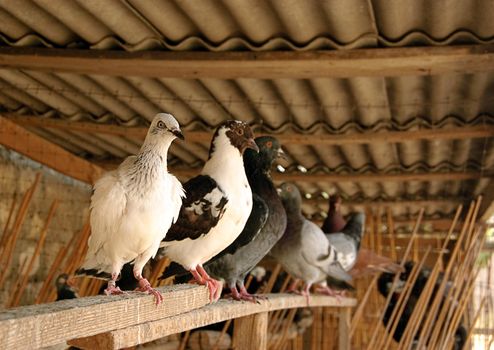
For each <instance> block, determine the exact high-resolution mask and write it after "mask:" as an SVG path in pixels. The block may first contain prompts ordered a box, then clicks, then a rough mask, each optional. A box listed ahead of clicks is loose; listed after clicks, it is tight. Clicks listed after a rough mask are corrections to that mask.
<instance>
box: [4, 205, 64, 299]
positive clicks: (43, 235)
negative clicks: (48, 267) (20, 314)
mask: <svg viewBox="0 0 494 350" xmlns="http://www.w3.org/2000/svg"><path fill="white" fill-rule="evenodd" d="M57 207H58V200H57V199H55V200H54V201H53V202H52V204H51V206H50V209H49V211H48V216H47V218H46V221H45V224H44V226H43V229H42V230H41V234H40V237H39V240H38V244H37V245H36V248H35V249H34V253H33V256H32V257H31V259H30V260H29V264H28V265H27V268H26V271H23V274H22V275H20V276H19V277H20V283H19V289H18V290H17V291H16V293H15V294H13V296H12V299H11V300H10V303H9V306H10V307H13V306H17V305H18V304H19V301H20V299H21V297H22V294H23V293H24V290H25V289H26V286H27V281H28V279H29V274H30V273H31V270H32V269H33V266H34V263H35V261H36V259H37V258H38V257H39V255H40V253H41V249H43V245H44V243H45V239H46V234H47V232H48V227H49V226H50V223H51V220H52V219H53V216H54V215H55V212H56V210H57Z"/></svg>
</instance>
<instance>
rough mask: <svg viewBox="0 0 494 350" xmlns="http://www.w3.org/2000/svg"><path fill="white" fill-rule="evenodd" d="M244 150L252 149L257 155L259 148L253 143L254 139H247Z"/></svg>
mask: <svg viewBox="0 0 494 350" xmlns="http://www.w3.org/2000/svg"><path fill="white" fill-rule="evenodd" d="M245 148H250V149H253V150H254V151H256V152H257V153H259V147H258V146H257V143H256V141H254V139H252V138H250V139H247V141H246V143H245Z"/></svg>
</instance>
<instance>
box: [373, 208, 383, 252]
mask: <svg viewBox="0 0 494 350" xmlns="http://www.w3.org/2000/svg"><path fill="white" fill-rule="evenodd" d="M374 223H375V229H374V232H375V235H376V246H377V254H379V255H382V252H383V241H382V232H381V227H382V222H381V210H380V209H379V208H378V209H377V213H376V218H375V220H374Z"/></svg>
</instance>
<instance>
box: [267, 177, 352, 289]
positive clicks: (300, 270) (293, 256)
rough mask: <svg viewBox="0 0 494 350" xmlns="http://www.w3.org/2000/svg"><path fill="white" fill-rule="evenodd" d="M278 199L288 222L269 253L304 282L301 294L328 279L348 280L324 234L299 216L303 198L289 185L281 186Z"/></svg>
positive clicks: (295, 188)
mask: <svg viewBox="0 0 494 350" xmlns="http://www.w3.org/2000/svg"><path fill="white" fill-rule="evenodd" d="M280 197H281V199H282V201H283V205H284V207H285V210H286V213H287V217H288V223H287V228H286V230H285V234H284V235H283V237H282V238H281V239H280V240H279V241H278V243H277V244H276V245H275V246H274V247H273V249H272V250H271V254H272V255H273V256H274V257H275V258H276V259H277V260H278V261H279V262H280V263H281V265H282V266H283V268H284V269H285V270H286V271H287V272H288V273H289V274H291V275H292V276H293V277H295V278H296V279H301V280H303V281H304V283H305V286H304V289H303V291H302V292H301V294H302V295H305V296H307V298H308V297H309V290H310V287H311V285H312V284H313V283H321V282H324V281H325V280H326V277H327V276H330V277H333V278H336V279H339V280H343V281H350V280H351V277H350V275H348V274H347V273H346V271H345V270H344V269H343V267H342V266H341V264H340V263H339V262H338V260H337V252H336V250H335V249H334V247H333V246H332V245H331V244H330V243H329V241H328V239H327V238H326V236H325V235H324V232H323V231H322V230H321V229H320V228H319V227H318V226H317V225H316V224H314V223H313V222H311V221H309V220H307V219H306V218H305V217H304V216H303V215H302V210H301V204H302V197H301V195H300V191H299V190H298V188H297V187H296V186H295V185H293V184H291V183H284V184H282V185H281V192H280Z"/></svg>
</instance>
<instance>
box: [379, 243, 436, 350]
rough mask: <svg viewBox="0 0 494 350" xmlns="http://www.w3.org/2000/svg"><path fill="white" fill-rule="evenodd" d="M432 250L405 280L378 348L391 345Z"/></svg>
mask: <svg viewBox="0 0 494 350" xmlns="http://www.w3.org/2000/svg"><path fill="white" fill-rule="evenodd" d="M430 250H431V247H430V246H429V247H428V249H427V251H426V253H425V254H424V256H423V257H422V260H421V261H420V262H419V263H418V264H415V265H414V266H413V268H412V271H411V273H410V275H409V276H408V278H407V280H406V281H405V286H404V287H403V291H402V292H401V293H400V296H399V297H398V301H397V303H396V306H395V307H394V308H393V312H392V313H391V317H390V318H389V321H388V323H387V325H386V328H385V331H384V334H383V336H382V337H381V338H380V339H378V341H377V342H376V344H377V347H376V348H377V349H380V348H384V349H387V347H388V346H389V343H390V342H391V339H392V338H393V334H394V333H395V331H396V328H397V327H398V323H399V322H400V319H401V316H402V315H403V311H404V310H405V308H406V305H407V302H408V300H409V298H410V295H411V294H412V290H413V286H414V285H415V282H416V281H417V278H418V276H419V274H420V271H421V270H422V267H423V266H424V264H425V261H426V259H427V257H428V256H429V253H430Z"/></svg>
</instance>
